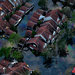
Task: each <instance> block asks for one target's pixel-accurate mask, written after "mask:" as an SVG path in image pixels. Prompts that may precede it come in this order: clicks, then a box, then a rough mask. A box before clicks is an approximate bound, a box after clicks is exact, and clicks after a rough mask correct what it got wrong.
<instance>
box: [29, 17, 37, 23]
mask: <svg viewBox="0 0 75 75" xmlns="http://www.w3.org/2000/svg"><path fill="white" fill-rule="evenodd" d="M30 20H31V21H32V22H34V23H38V19H37V18H35V17H34V16H32V17H31V18H30Z"/></svg>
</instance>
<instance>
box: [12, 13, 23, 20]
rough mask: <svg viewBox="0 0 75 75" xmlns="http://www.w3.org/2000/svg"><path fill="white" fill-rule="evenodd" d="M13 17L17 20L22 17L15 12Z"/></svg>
mask: <svg viewBox="0 0 75 75" xmlns="http://www.w3.org/2000/svg"><path fill="white" fill-rule="evenodd" d="M11 18H13V19H15V20H16V21H18V20H21V19H22V18H21V17H20V16H19V15H16V14H13V15H12V17H11Z"/></svg>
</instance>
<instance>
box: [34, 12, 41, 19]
mask: <svg viewBox="0 0 75 75" xmlns="http://www.w3.org/2000/svg"><path fill="white" fill-rule="evenodd" d="M40 15H41V14H39V13H38V12H34V13H33V17H35V18H37V19H39V17H40Z"/></svg>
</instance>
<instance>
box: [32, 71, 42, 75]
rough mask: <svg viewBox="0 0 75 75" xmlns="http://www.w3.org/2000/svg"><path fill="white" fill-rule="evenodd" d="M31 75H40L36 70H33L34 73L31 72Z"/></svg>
mask: <svg viewBox="0 0 75 75" xmlns="http://www.w3.org/2000/svg"><path fill="white" fill-rule="evenodd" d="M31 75H41V73H40V72H39V71H38V70H35V71H33V72H32V74H31Z"/></svg>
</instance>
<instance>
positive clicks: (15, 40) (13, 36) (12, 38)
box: [8, 33, 21, 43]
mask: <svg viewBox="0 0 75 75" xmlns="http://www.w3.org/2000/svg"><path fill="white" fill-rule="evenodd" d="M20 39H21V36H20V35H19V34H16V33H12V34H11V35H10V37H9V39H8V40H9V41H10V42H12V43H18V42H19V40H20Z"/></svg>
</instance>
